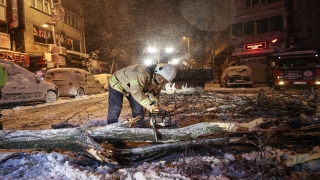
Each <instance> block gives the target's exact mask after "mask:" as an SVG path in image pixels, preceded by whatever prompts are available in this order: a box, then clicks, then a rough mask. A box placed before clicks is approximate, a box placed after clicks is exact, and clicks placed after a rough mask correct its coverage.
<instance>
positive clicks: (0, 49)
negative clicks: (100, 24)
mask: <svg viewBox="0 0 320 180" xmlns="http://www.w3.org/2000/svg"><path fill="white" fill-rule="evenodd" d="M51 2H53V8H54V11H52V7H51ZM60 2H61V1H60ZM54 12H56V14H55V17H54V18H53V16H52V15H53V14H54ZM63 14H64V16H63ZM57 16H61V17H57ZM56 19H58V20H56ZM59 19H61V20H59ZM44 24H47V25H48V26H47V27H44V26H43V25H44ZM83 26H84V24H83V9H82V7H81V5H80V4H79V2H78V1H76V0H68V1H62V2H61V3H59V1H58V0H54V1H50V0H28V1H25V0H0V57H2V58H6V59H8V60H13V61H15V62H16V63H17V64H20V65H22V66H24V67H25V68H27V69H29V70H30V71H32V72H34V71H37V70H40V69H42V68H44V69H46V68H53V67H56V66H59V67H77V66H81V60H80V57H81V56H83V55H85V53H86V48H85V35H84V31H83V29H84V28H83ZM54 45H56V46H57V47H58V53H59V60H58V63H57V64H54V62H53V61H52V57H51V50H52V47H53V46H54Z"/></svg>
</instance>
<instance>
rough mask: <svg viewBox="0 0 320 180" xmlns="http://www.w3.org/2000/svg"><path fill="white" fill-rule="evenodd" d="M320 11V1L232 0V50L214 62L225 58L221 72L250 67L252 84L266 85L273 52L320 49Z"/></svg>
mask: <svg viewBox="0 0 320 180" xmlns="http://www.w3.org/2000/svg"><path fill="white" fill-rule="evenodd" d="M319 9H320V1H318V0H230V4H229V9H225V11H228V12H229V18H230V31H229V32H230V36H229V39H228V40H226V41H227V43H229V46H230V47H231V48H228V51H227V52H225V53H219V54H215V58H214V61H215V60H217V61H221V58H222V59H224V63H222V64H221V71H223V70H224V69H225V68H227V67H228V66H230V65H234V64H242V65H248V66H249V67H251V69H252V74H253V82H254V83H265V82H267V81H268V79H267V77H268V68H269V67H270V64H271V61H272V55H273V54H274V53H281V52H288V51H299V50H317V51H319V50H320V45H319V40H320V30H319V27H320V14H319ZM215 39H217V38H215ZM214 43H215V44H217V43H216V42H214ZM221 44H222V43H221ZM218 45H219V44H218ZM223 46H225V44H224V45H223ZM215 49H219V46H218V47H215ZM218 57H219V59H216V58H218Z"/></svg>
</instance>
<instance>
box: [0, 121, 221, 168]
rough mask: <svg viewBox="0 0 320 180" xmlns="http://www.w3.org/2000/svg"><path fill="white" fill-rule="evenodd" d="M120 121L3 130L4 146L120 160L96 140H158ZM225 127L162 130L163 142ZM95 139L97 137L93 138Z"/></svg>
mask: <svg viewBox="0 0 320 180" xmlns="http://www.w3.org/2000/svg"><path fill="white" fill-rule="evenodd" d="M124 126H126V125H125V124H121V123H116V124H112V125H108V126H102V127H90V128H88V127H81V128H68V129H50V130H19V131H17V130H2V131H0V148H1V149H47V150H52V149H61V150H71V151H74V152H80V153H84V152H88V153H89V154H91V155H92V156H94V157H95V158H96V159H98V160H100V161H105V162H110V163H116V162H115V161H114V159H113V157H112V153H113V152H112V151H108V150H105V149H104V148H102V147H101V146H100V145H99V144H98V143H96V142H95V141H93V140H96V141H107V140H119V141H123V140H131V141H154V140H155V138H154V133H153V130H152V129H149V128H126V127H124ZM218 132H222V129H221V128H220V127H219V126H217V125H216V124H213V123H199V124H195V125H191V126H188V127H184V128H178V129H158V135H159V136H160V137H161V138H159V141H162V142H169V141H171V142H173V141H183V140H192V139H196V138H198V137H201V136H208V135H212V134H215V133H218ZM92 139H93V140H92Z"/></svg>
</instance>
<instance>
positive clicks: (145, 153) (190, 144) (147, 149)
mask: <svg viewBox="0 0 320 180" xmlns="http://www.w3.org/2000/svg"><path fill="white" fill-rule="evenodd" d="M228 142H229V138H227V137H225V138H215V139H201V140H190V141H179V142H174V143H165V144H156V145H150V146H144V147H139V148H132V149H116V150H115V152H114V157H115V158H116V159H118V160H121V161H131V162H132V161H141V160H146V159H147V160H151V159H154V158H158V157H159V156H162V155H164V154H170V153H172V152H179V151H184V150H185V149H186V148H188V149H189V148H197V147H208V146H214V147H217V146H226V145H227V144H228Z"/></svg>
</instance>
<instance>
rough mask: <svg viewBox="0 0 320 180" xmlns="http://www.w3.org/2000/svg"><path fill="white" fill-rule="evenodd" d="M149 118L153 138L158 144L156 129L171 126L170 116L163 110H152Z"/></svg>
mask: <svg viewBox="0 0 320 180" xmlns="http://www.w3.org/2000/svg"><path fill="white" fill-rule="evenodd" d="M149 116H150V125H151V127H152V129H153V132H154V138H155V140H156V142H158V136H157V131H156V127H169V126H171V115H170V112H169V111H166V110H164V109H160V108H157V109H153V110H151V112H149Z"/></svg>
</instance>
